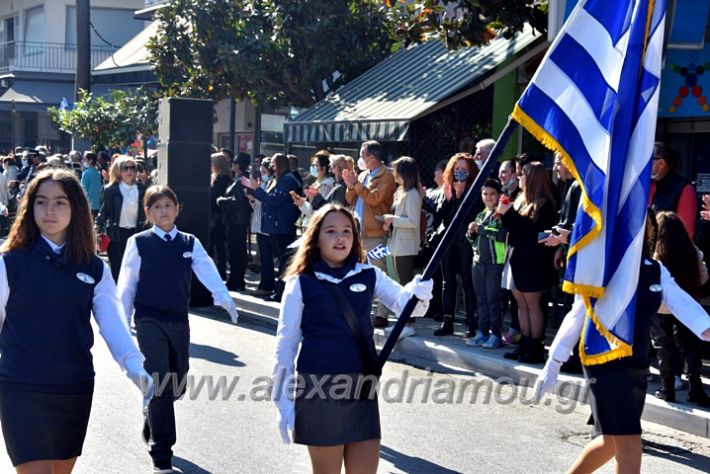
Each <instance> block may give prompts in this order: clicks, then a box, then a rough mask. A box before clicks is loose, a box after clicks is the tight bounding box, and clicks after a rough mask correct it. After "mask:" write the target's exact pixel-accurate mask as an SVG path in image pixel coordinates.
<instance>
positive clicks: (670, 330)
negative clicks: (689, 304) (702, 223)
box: [651, 211, 710, 407]
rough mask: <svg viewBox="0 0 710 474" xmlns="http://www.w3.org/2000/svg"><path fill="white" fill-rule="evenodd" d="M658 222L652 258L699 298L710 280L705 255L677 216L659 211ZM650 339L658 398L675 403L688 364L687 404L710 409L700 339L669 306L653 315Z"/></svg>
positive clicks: (684, 288)
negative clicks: (679, 380) (658, 382)
mask: <svg viewBox="0 0 710 474" xmlns="http://www.w3.org/2000/svg"><path fill="white" fill-rule="evenodd" d="M656 219H657V221H658V237H657V238H656V248H655V253H654V256H653V258H654V259H656V260H658V261H659V262H661V263H663V265H665V267H666V268H667V269H668V271H669V272H670V274H671V276H672V277H673V278H674V279H675V281H676V283H678V286H680V287H681V288H682V289H683V290H684V291H685V292H686V293H688V294H690V295H691V296H693V297H694V298H696V299H697V298H698V297H700V287H701V286H702V285H703V284H704V283H705V282H706V281H707V280H708V271H707V268H706V267H705V262H703V253H702V252H701V251H700V250H698V248H697V247H696V246H695V245H694V244H693V241H692V240H691V239H690V236H689V235H688V231H687V230H686V228H685V225H684V224H683V221H682V220H681V219H680V217H679V216H678V214H676V213H675V212H668V211H665V212H660V213H658V215H657V216H656ZM651 337H653V340H654V342H655V344H654V346H655V347H656V349H657V351H656V355H657V357H658V368H659V371H660V372H661V388H660V389H659V390H658V391H656V397H658V398H660V399H663V400H665V401H668V402H673V401H675V379H676V377H679V376H680V374H681V372H682V371H683V366H684V365H685V364H684V362H685V361H687V363H688V380H689V381H690V391H689V392H688V402H690V403H696V404H698V405H700V406H703V407H708V406H710V397H708V396H707V394H706V393H705V390H704V389H703V382H702V380H701V379H700V372H701V370H702V368H703V361H702V353H701V351H702V348H701V342H700V339H698V338H697V337H695V335H694V334H693V333H692V332H691V331H690V330H689V329H688V328H687V327H685V326H684V325H683V324H682V323H680V322H679V321H678V319H677V318H676V316H675V315H673V314H672V313H671V311H670V309H668V307H667V306H666V305H661V308H660V309H659V310H658V312H657V313H656V314H655V315H654V318H653V322H652V324H651Z"/></svg>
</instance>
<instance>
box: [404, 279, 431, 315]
mask: <svg viewBox="0 0 710 474" xmlns="http://www.w3.org/2000/svg"><path fill="white" fill-rule="evenodd" d="M404 290H405V291H407V292H408V293H409V294H410V295H414V296H416V297H417V299H418V300H419V302H418V303H417V305H416V306H415V307H414V311H412V317H417V316H423V315H425V314H426V312H427V309H428V308H429V300H430V299H431V298H432V297H433V295H434V280H422V276H421V275H417V276H415V277H414V279H413V280H412V281H410V282H409V283H407V284H406V285H405V286H404Z"/></svg>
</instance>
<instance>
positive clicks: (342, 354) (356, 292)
mask: <svg viewBox="0 0 710 474" xmlns="http://www.w3.org/2000/svg"><path fill="white" fill-rule="evenodd" d="M356 228H357V227H356V222H355V218H354V217H353V215H352V213H351V212H350V211H349V210H347V209H345V208H343V207H341V206H338V205H333V204H328V205H326V206H324V207H323V208H321V209H320V210H319V211H318V212H316V213H315V214H314V215H313V218H312V219H311V221H310V224H309V226H308V228H307V229H306V232H305V235H304V239H303V243H302V245H301V246H300V247H299V250H298V252H297V253H296V255H295V257H294V259H293V262H292V264H291V266H290V267H289V269H288V271H287V272H286V279H287V281H286V288H285V291H284V295H283V300H282V305H281V313H280V315H279V326H278V330H277V335H276V337H277V341H276V362H275V365H274V371H273V377H274V385H273V387H274V389H273V393H272V395H273V399H274V401H275V402H276V405H277V407H278V410H279V428H280V430H281V436H282V439H283V441H284V442H285V443H290V442H291V432H293V441H294V442H295V443H297V444H304V445H307V446H308V453H309V455H310V458H311V463H312V467H313V472H317V473H319V472H340V470H341V468H342V466H343V463H344V464H345V470H346V471H347V472H362V473H375V472H376V471H377V465H378V461H379V450H380V437H381V431H380V419H379V409H378V404H377V394H376V391H375V390H373V389H372V388H371V387H372V385H368V383H369V384H373V385H374V382H375V381H374V380H373V379H372V378H373V377H375V378H376V375H377V372H378V369H377V363H376V357H377V352H376V350H375V344H374V340H373V333H374V330H373V326H372V323H371V321H370V308H371V306H372V301H373V299H379V300H380V301H382V302H383V303H384V304H385V305H386V306H387V307H388V308H389V309H391V310H392V311H395V312H397V313H398V312H400V311H401V309H402V308H404V306H405V305H406V303H407V301H409V299H410V298H411V297H412V296H416V297H417V298H418V299H419V300H420V302H419V303H418V304H417V306H416V308H415V310H414V315H422V314H424V313H425V312H426V308H427V306H428V300H429V299H431V296H432V283H431V281H430V280H428V281H421V279H420V277H415V278H414V279H413V280H412V281H411V282H410V283H408V284H407V285H406V286H405V287H402V286H400V285H399V284H397V283H396V282H395V281H393V280H391V279H390V278H389V277H388V276H387V275H386V274H384V273H383V272H382V271H380V270H379V269H378V268H376V267H373V266H371V265H368V264H366V263H364V262H365V253H364V247H363V244H362V240H361V237H360V236H359V233H358V232H356ZM299 347H300V352H299ZM297 353H298V360H297V363H296V354H297ZM296 371H297V372H298V379H297V382H296V383H297V385H298V387H299V389H300V388H303V389H304V390H298V392H299V394H298V395H296V396H294V375H295V372H296ZM315 387H319V388H320V390H315V391H314V388H315ZM314 392H315V393H314Z"/></svg>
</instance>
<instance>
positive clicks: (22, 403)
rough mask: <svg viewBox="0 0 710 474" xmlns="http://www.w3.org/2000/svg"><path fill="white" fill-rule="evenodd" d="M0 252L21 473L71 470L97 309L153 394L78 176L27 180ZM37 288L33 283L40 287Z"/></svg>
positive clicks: (11, 427) (129, 367)
mask: <svg viewBox="0 0 710 474" xmlns="http://www.w3.org/2000/svg"><path fill="white" fill-rule="evenodd" d="M2 251H3V252H4V254H3V256H2V258H0V327H2V330H1V332H0V424H2V431H3V438H4V440H5V446H6V448H7V452H8V455H9V456H10V460H11V461H12V464H13V465H14V466H15V467H16V469H17V472H18V473H34V472H54V473H69V472H71V471H72V469H73V467H74V463H75V462H76V459H77V457H78V456H79V455H80V454H81V450H82V445H83V444H84V438H85V436H86V428H87V425H88V422H89V414H90V412H91V402H92V398H93V392H94V367H93V363H92V358H91V347H92V345H93V340H94V339H93V330H92V328H91V315H92V314H93V315H94V319H95V320H96V322H97V323H98V326H99V329H100V331H99V332H100V334H101V336H102V337H103V338H104V340H105V341H106V343H107V344H108V346H109V349H110V350H111V354H112V355H113V358H114V359H115V360H116V361H117V362H118V363H119V365H120V366H121V368H122V369H123V370H124V371H126V372H127V374H128V377H130V379H131V380H132V381H133V382H134V383H135V384H136V385H137V386H139V387H140V388H141V389H142V390H144V393H145V394H149V393H150V390H152V379H151V378H150V376H149V375H148V374H147V373H146V371H145V370H144V369H143V360H144V358H143V355H142V354H141V353H140V352H139V351H138V349H137V348H136V346H135V343H134V342H133V339H132V338H131V335H130V333H129V332H128V327H127V326H126V323H125V316H124V312H123V308H122V307H121V305H120V304H119V301H118V298H117V296H116V285H115V283H114V281H113V278H112V276H111V272H110V270H109V268H108V266H107V265H106V264H105V263H104V262H103V261H102V260H101V259H100V258H99V257H98V256H96V250H95V243H94V233H93V230H92V220H91V211H90V209H89V203H88V201H87V199H86V196H85V195H84V191H83V189H82V188H81V184H80V183H79V181H78V180H77V178H76V175H75V174H74V173H73V172H71V171H65V170H54V169H48V170H45V171H43V172H41V173H40V174H38V175H37V176H36V177H35V178H34V179H33V180H32V181H31V182H30V184H29V185H28V188H27V192H26V193H25V195H24V197H23V199H22V202H21V204H20V208H19V210H18V214H17V218H16V220H15V222H14V224H13V226H12V229H11V230H10V235H9V236H8V239H7V241H6V242H5V244H4V245H3V247H2ZM38 288H39V289H40V291H37V289H38Z"/></svg>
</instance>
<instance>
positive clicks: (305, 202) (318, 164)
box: [292, 150, 335, 223]
mask: <svg viewBox="0 0 710 474" xmlns="http://www.w3.org/2000/svg"><path fill="white" fill-rule="evenodd" d="M331 156H332V155H331V154H330V152H329V151H328V150H321V151H319V152H317V153H316V154H315V155H313V157H312V158H311V167H310V168H309V170H308V172H309V174H310V175H311V176H312V177H313V178H315V179H316V180H315V181H314V182H313V184H311V185H310V186H307V187H306V188H304V190H303V193H304V194H305V195H306V197H303V196H298V195H296V196H292V197H293V203H294V204H295V205H296V206H297V207H298V208H299V209H300V211H301V213H302V214H303V215H304V216H305V218H306V223H307V220H308V218H309V217H310V216H311V214H313V211H316V210H318V209H320V208H321V207H322V206H323V205H325V203H326V198H327V197H328V195H329V194H330V191H331V190H332V189H333V186H334V185H335V178H334V177H333V175H332V174H331V169H330V157H331Z"/></svg>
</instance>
